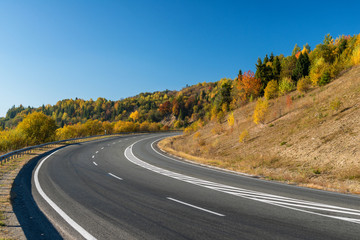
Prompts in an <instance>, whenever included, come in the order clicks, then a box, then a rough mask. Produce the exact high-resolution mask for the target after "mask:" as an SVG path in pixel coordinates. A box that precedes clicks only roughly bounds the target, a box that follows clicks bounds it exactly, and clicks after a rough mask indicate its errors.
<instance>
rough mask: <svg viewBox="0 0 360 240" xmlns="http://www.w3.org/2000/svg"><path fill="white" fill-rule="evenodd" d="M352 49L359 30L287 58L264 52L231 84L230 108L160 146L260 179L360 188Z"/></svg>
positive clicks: (358, 42) (359, 89)
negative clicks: (265, 54)
mask: <svg viewBox="0 0 360 240" xmlns="http://www.w3.org/2000/svg"><path fill="white" fill-rule="evenodd" d="M358 49H360V35H357V36H352V37H351V36H340V37H338V38H337V39H333V38H332V37H331V36H330V35H327V36H325V39H324V41H323V43H322V44H319V45H317V46H316V48H315V49H314V50H312V51H311V49H310V47H309V46H308V45H305V46H304V47H303V48H302V49H301V48H299V47H298V46H297V45H296V46H295V48H294V50H293V51H292V54H291V55H289V56H287V57H284V56H283V55H279V56H273V55H270V57H268V56H265V58H264V59H263V60H262V59H259V60H258V62H257V64H256V67H257V71H256V73H255V74H253V73H251V72H247V73H245V74H243V73H242V72H241V71H240V72H239V75H238V77H237V78H236V79H234V80H233V81H232V82H231V85H232V87H230V93H231V94H230V96H232V98H230V100H228V102H229V103H230V104H229V105H226V104H225V105H224V104H223V105H220V106H222V107H221V108H220V107H219V108H216V107H213V109H212V111H211V116H210V117H209V118H208V119H201V120H198V121H196V122H194V123H193V124H192V125H190V126H188V127H186V128H185V130H184V133H185V135H184V136H179V137H175V138H172V139H166V140H164V141H163V142H161V143H160V147H162V148H163V149H164V150H166V151H169V152H171V153H173V154H175V155H179V156H182V157H186V158H188V159H192V160H194V161H197V162H200V163H205V164H209V165H213V166H216V167H221V168H227V169H230V170H235V171H240V172H245V173H250V174H255V175H260V176H262V177H264V178H267V179H274V180H279V181H285V182H289V183H297V184H299V185H303V186H308V187H314V188H320V189H328V190H335V191H341V192H351V193H360V162H359V161H358V159H360V149H359V148H360V146H359V144H358V143H359V142H360V118H359V117H358V116H360V106H359V102H360V67H358V65H359V64H360V61H359V58H360V55H359V52H360V51H359V50H358ZM250 79H251V80H250ZM223 86H226V84H225V83H223ZM224 92H226V91H222V93H224ZM223 96H224V97H225V96H229V95H227V94H223ZM223 99H225V98H223ZM234 102H235V104H234ZM233 105H236V106H237V107H235V108H233V107H232V106H233ZM215 106H216V105H215ZM228 107H229V108H228Z"/></svg>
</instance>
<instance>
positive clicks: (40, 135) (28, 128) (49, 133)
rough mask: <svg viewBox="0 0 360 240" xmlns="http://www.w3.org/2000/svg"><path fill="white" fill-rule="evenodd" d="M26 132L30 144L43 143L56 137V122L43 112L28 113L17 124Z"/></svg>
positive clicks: (18, 127) (20, 129)
mask: <svg viewBox="0 0 360 240" xmlns="http://www.w3.org/2000/svg"><path fill="white" fill-rule="evenodd" d="M17 129H18V130H19V131H21V132H23V133H24V135H25V136H26V139H27V141H28V142H29V144H41V143H45V142H50V141H53V140H54V139H55V131H56V123H55V121H54V119H52V118H51V117H49V116H46V115H45V114H44V113H42V112H33V113H31V114H29V115H27V116H26V117H25V118H24V120H23V121H22V122H21V123H20V124H19V125H18V126H17Z"/></svg>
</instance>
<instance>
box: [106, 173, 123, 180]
mask: <svg viewBox="0 0 360 240" xmlns="http://www.w3.org/2000/svg"><path fill="white" fill-rule="evenodd" d="M108 174H109V175H110V176H112V177H114V178H117V179H119V180H123V179H122V178H121V177H118V176H116V175H114V174H112V173H108Z"/></svg>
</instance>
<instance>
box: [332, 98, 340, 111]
mask: <svg viewBox="0 0 360 240" xmlns="http://www.w3.org/2000/svg"><path fill="white" fill-rule="evenodd" d="M341 105H342V102H341V101H340V99H339V98H335V99H334V100H332V101H331V102H330V108H331V109H332V110H334V111H338V110H339V109H340V107H341Z"/></svg>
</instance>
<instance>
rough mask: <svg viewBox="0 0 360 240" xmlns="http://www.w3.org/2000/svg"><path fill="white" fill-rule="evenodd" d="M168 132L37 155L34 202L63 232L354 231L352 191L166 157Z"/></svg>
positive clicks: (359, 207) (157, 235)
mask: <svg viewBox="0 0 360 240" xmlns="http://www.w3.org/2000/svg"><path fill="white" fill-rule="evenodd" d="M169 135H173V134H170V133H159V134H145V135H132V136H121V137H115V138H112V139H105V140H99V141H94V142H88V143H82V144H77V145H71V146H68V147H66V148H62V149H60V150H59V151H56V152H54V153H52V154H51V155H48V156H47V157H45V158H43V159H41V160H40V161H39V162H38V164H37V166H36V167H35V170H34V174H33V184H32V194H33V197H34V199H35V202H36V204H37V205H38V206H39V208H40V209H41V211H42V212H43V213H44V214H45V215H46V216H47V218H48V219H49V220H50V221H51V222H52V223H53V225H54V226H55V228H56V229H57V230H58V232H59V233H60V234H61V235H62V237H64V238H66V239H82V238H86V239H359V236H360V198H359V197H358V196H353V195H344V194H338V193H332V192H326V191H319V190H312V189H307V188H301V187H296V186H290V185H286V184H281V183H276V182H269V181H264V180H260V179H257V178H252V177H247V176H241V175H237V174H232V173H228V172H223V171H219V170H214V169H210V168H206V167H201V166H198V165H194V164H189V163H187V162H183V161H181V160H179V159H174V157H170V156H168V155H166V154H164V153H163V152H161V151H160V150H159V149H157V147H156V142H157V141H158V140H159V139H161V138H163V137H166V136H169Z"/></svg>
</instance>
